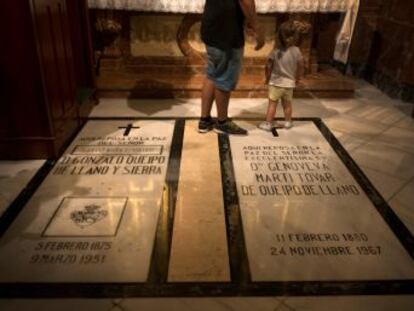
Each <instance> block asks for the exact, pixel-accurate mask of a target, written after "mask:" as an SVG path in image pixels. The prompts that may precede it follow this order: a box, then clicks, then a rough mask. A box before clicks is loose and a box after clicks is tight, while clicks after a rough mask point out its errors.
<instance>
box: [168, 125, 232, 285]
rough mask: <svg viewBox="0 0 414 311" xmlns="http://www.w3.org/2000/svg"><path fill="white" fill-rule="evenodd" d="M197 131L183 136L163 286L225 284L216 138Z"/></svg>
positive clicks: (226, 272)
mask: <svg viewBox="0 0 414 311" xmlns="http://www.w3.org/2000/svg"><path fill="white" fill-rule="evenodd" d="M197 126H198V121H187V122H186V126H185V131H184V140H183V149H182V155H181V166H180V178H179V184H178V193H177V203H176V208H175V217H174V227H173V236H172V246H171V257H170V265H169V270H168V281H169V282H229V281H230V267H229V255H228V250H227V236H226V220H225V212H224V203H223V197H222V193H223V190H222V189H223V186H222V182H221V168H220V154H219V146H218V139H217V135H216V134H215V133H208V134H205V135H201V134H199V133H198V132H197Z"/></svg>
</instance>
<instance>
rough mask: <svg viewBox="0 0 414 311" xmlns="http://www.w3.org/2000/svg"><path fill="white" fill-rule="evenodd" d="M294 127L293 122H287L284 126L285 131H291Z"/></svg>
mask: <svg viewBox="0 0 414 311" xmlns="http://www.w3.org/2000/svg"><path fill="white" fill-rule="evenodd" d="M292 126H293V123H292V121H286V122H285V124H284V128H285V129H290V128H291V127H292Z"/></svg>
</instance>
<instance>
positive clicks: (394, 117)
mask: <svg viewBox="0 0 414 311" xmlns="http://www.w3.org/2000/svg"><path fill="white" fill-rule="evenodd" d="M356 83H357V86H358V88H357V92H356V95H355V98H353V99H342V100H341V99H320V98H313V99H296V100H295V101H294V116H295V117H320V118H322V119H323V121H324V122H325V123H326V124H327V125H328V127H329V128H330V129H331V131H332V132H333V133H334V134H335V136H336V137H337V138H338V139H339V141H340V142H341V143H342V145H343V146H344V147H345V148H346V149H347V151H348V152H349V153H350V155H351V157H352V158H353V159H354V160H355V161H356V163H357V164H358V165H359V166H360V167H361V168H362V170H363V171H364V173H365V174H366V175H367V176H368V178H369V179H370V180H371V181H372V183H373V184H374V185H375V187H376V188H377V189H378V190H379V192H380V193H381V195H382V196H383V198H384V199H385V200H386V201H387V202H388V203H389V205H390V206H391V207H392V209H393V210H394V211H395V212H396V213H397V215H398V216H399V217H400V219H401V220H402V221H403V222H404V224H405V225H406V226H407V228H408V229H409V230H410V231H411V232H412V233H413V234H414V204H413V203H414V165H413V164H414V119H412V118H411V111H412V109H413V108H414V105H413V104H407V103H403V102H400V101H397V100H394V99H390V98H389V97H388V96H386V95H384V94H383V93H381V92H380V91H379V90H378V89H376V88H375V87H373V86H371V85H370V84H368V83H366V82H363V81H356ZM266 105H267V103H266V99H234V100H232V102H231V104H230V115H231V116H232V117H244V118H248V117H262V116H263V115H264V112H265V109H266ZM280 113H281V111H279V115H278V116H281V114H280ZM198 114H199V100H197V99H191V100H187V99H176V100H128V99H103V100H101V101H100V104H99V105H98V106H96V107H95V109H94V110H93V112H92V117H108V118H110V117H197V116H198ZM43 163H44V161H39V160H34V161H17V162H10V161H7V162H6V161H1V162H0V189H1V190H0V191H1V192H0V214H2V213H3V212H4V210H5V209H6V208H7V206H8V205H9V204H10V203H11V202H12V201H13V200H14V199H15V198H16V196H17V195H18V193H19V192H20V191H21V190H22V189H24V187H25V186H26V185H27V183H28V181H29V180H30V179H31V178H32V176H33V175H34V174H35V172H36V171H37V170H38V169H39V168H40V166H41V165H42V164H43ZM413 305H414V296H406V295H403V296H338V297H332V296H328V297H326V296H324V297H274V298H272V297H268V298H259V297H251V298H248V297H246V298H162V299H155V298H146V299H1V300H0V310H55V309H61V310H74V309H76V310H79V311H81V310H112V311H118V310H253V309H254V310H272V311H276V310H277V311H285V310H412V308H413Z"/></svg>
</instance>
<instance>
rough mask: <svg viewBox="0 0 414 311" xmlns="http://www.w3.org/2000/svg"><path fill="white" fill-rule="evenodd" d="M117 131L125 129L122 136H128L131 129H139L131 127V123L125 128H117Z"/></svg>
mask: <svg viewBox="0 0 414 311" xmlns="http://www.w3.org/2000/svg"><path fill="white" fill-rule="evenodd" d="M118 128H119V129H125V132H124V136H128V135H129V133H130V132H131V130H132V129H139V126H133V124H132V123H129V124H128V125H127V126H119V127H118Z"/></svg>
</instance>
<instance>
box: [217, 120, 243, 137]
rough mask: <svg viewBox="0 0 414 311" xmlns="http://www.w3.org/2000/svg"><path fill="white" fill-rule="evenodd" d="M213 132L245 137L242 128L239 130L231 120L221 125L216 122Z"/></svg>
mask: <svg viewBox="0 0 414 311" xmlns="http://www.w3.org/2000/svg"><path fill="white" fill-rule="evenodd" d="M214 131H215V132H217V133H222V134H231V135H247V131H246V130H245V129H244V128H241V127H240V126H238V125H237V124H236V123H234V122H233V121H231V120H227V121H226V122H224V123H222V124H220V123H219V122H217V123H216V127H215V128H214Z"/></svg>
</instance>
